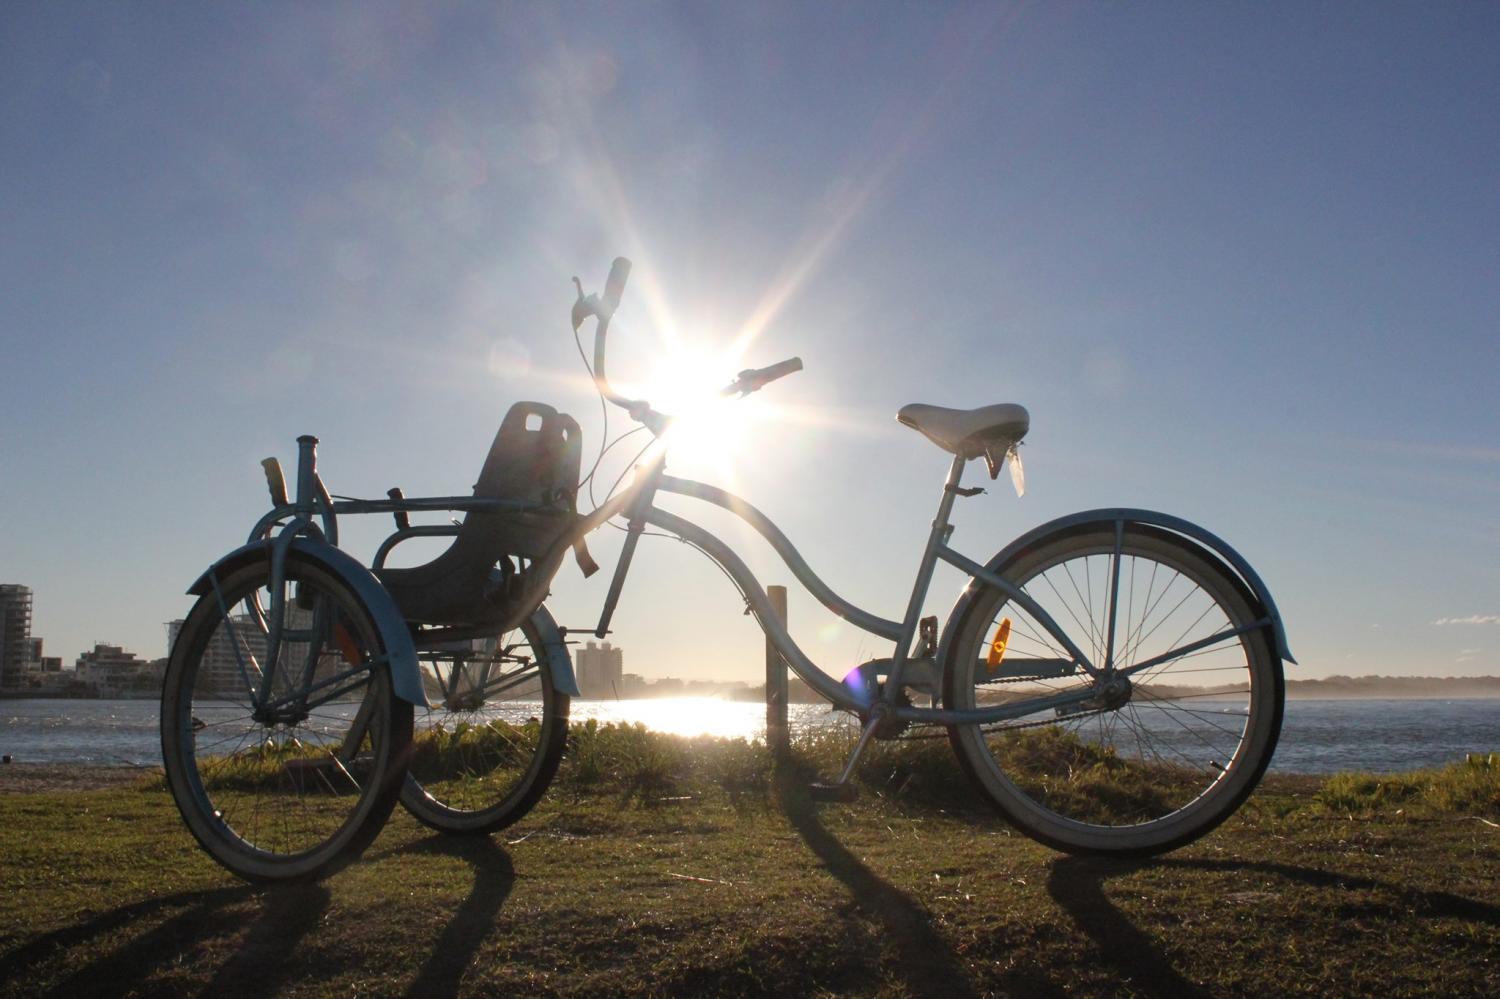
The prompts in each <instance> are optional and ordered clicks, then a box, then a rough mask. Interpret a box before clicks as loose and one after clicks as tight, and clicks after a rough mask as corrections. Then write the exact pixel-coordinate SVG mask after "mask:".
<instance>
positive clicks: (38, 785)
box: [0, 763, 155, 794]
mask: <svg viewBox="0 0 1500 999" xmlns="http://www.w3.org/2000/svg"><path fill="white" fill-rule="evenodd" d="M154 772H155V771H154V770H153V769H152V768H149V767H123V766H122V767H101V766H94V765H90V764H86V763H85V764H79V763H4V764H0V794H46V793H51V792H56V791H93V790H97V789H99V788H102V787H120V786H122V785H126V784H134V783H136V782H138V781H142V780H146V779H148V778H149V777H150V775H151V774H153V773H154Z"/></svg>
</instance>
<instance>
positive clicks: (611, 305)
mask: <svg viewBox="0 0 1500 999" xmlns="http://www.w3.org/2000/svg"><path fill="white" fill-rule="evenodd" d="M630 266H631V265H630V261H629V260H628V259H627V258H625V257H616V258H615V261H614V263H613V264H611V265H610V268H609V278H608V279H607V280H606V281H605V282H604V294H603V295H602V296H599V295H585V294H584V293H583V283H582V282H581V281H579V280H578V279H577V278H576V277H575V278H574V279H573V284H574V285H575V286H577V288H578V299H577V301H575V302H574V303H573V330H574V332H577V331H578V330H579V328H581V327H582V326H583V321H584V320H585V319H587V318H588V317H590V316H593V317H594V320H595V326H594V382H595V384H597V385H598V386H599V392H600V394H601V395H603V396H604V398H606V399H608V400H609V401H610V402H612V403H614V404H615V405H617V406H620V407H622V408H624V409H625V410H626V411H627V412H629V413H630V416H631V418H632V419H634V420H637V421H638V422H640V423H643V424H645V425H646V426H647V427H649V428H651V430H652V432H653V433H657V434H660V433H661V432H662V431H663V430H665V429H666V426H667V423H668V418H667V417H665V416H663V415H662V414H660V413H658V412H656V411H655V410H653V409H652V408H651V404H650V403H648V402H646V401H645V400H644V399H627V398H625V397H624V396H622V395H619V394H617V393H616V392H615V391H614V389H612V388H610V385H609V378H608V376H607V375H606V374H605V373H604V354H605V339H606V338H607V337H608V336H609V323H610V320H611V319H613V318H614V315H615V310H616V309H618V308H619V307H620V298H621V296H622V295H623V294H624V293H625V283H626V282H627V281H628V280H629V279H630ZM801 370H802V358H800V357H793V358H789V359H787V360H785V361H781V362H780V363H778V364H773V365H771V366H770V367H768V368H747V369H746V370H744V371H741V372H740V373H739V377H737V378H736V379H735V380H734V382H733V383H731V384H730V385H728V386H726V387H725V388H724V389H723V391H722V392H721V394H722V395H740V396H746V395H749V394H750V393H751V392H756V391H759V390H760V389H762V388H764V387H765V386H766V385H768V384H770V383H771V382H773V381H775V380H776V379H778V378H784V377H785V376H787V375H789V374H791V373H793V372H794V371H801Z"/></svg>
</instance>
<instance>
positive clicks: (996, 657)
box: [984, 617, 1010, 669]
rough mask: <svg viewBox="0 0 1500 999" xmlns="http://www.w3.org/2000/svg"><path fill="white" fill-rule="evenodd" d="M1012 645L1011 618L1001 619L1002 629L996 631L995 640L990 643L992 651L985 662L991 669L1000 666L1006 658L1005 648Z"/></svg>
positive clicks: (985, 658)
mask: <svg viewBox="0 0 1500 999" xmlns="http://www.w3.org/2000/svg"><path fill="white" fill-rule="evenodd" d="M1009 644H1010V618H1008V617H1006V618H1001V619H1000V627H998V628H996V629H995V640H994V641H993V642H991V643H990V651H989V652H988V653H987V654H986V655H985V657H984V661H985V664H986V665H988V666H989V667H990V668H991V669H994V668H995V667H996V666H999V665H1000V661H1001V660H1002V659H1004V658H1005V647H1006V646H1007V645H1009Z"/></svg>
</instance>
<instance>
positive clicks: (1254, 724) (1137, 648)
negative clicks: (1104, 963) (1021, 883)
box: [944, 522, 1283, 855]
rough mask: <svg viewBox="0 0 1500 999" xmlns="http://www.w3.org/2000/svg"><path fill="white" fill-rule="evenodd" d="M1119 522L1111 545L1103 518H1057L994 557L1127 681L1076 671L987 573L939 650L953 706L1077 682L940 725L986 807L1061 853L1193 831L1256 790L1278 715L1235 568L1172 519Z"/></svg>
mask: <svg viewBox="0 0 1500 999" xmlns="http://www.w3.org/2000/svg"><path fill="white" fill-rule="evenodd" d="M1122 530H1123V533H1122V536H1121V538H1120V541H1119V546H1118V548H1117V547H1116V534H1115V526H1114V525H1113V524H1104V525H1096V526H1090V527H1085V528H1082V529H1074V530H1071V531H1064V532H1059V533H1058V534H1057V535H1055V536H1052V537H1050V538H1046V539H1043V540H1042V541H1040V542H1039V543H1037V544H1036V545H1033V546H1031V547H1030V548H1029V549H1028V550H1026V551H1024V552H1021V553H1020V554H1018V555H1017V556H1016V557H1015V558H1014V559H1012V560H1011V561H1010V563H1009V564H1006V565H1003V566H1001V567H1000V568H999V570H998V571H999V574H1000V575H1001V576H1003V577H1004V578H1005V579H1006V580H1008V581H1010V582H1011V583H1013V584H1015V585H1017V586H1019V587H1020V588H1021V589H1022V590H1023V591H1024V592H1025V593H1026V594H1027V595H1028V596H1029V597H1031V598H1032V599H1033V600H1035V601H1036V602H1037V603H1038V604H1039V605H1040V606H1041V608H1042V609H1043V610H1044V611H1046V612H1047V614H1049V615H1050V616H1051V617H1052V619H1053V620H1054V621H1055V622H1056V623H1057V624H1058V626H1059V627H1060V628H1062V629H1063V630H1064V631H1065V632H1066V633H1067V635H1068V637H1069V639H1070V640H1071V641H1072V642H1073V644H1074V645H1076V646H1077V647H1078V648H1079V649H1081V650H1082V651H1083V652H1084V653H1085V654H1087V655H1088V656H1089V658H1090V660H1091V661H1092V662H1094V663H1095V664H1103V663H1105V662H1106V660H1107V659H1108V657H1109V652H1110V650H1111V649H1112V651H1113V662H1114V665H1115V667H1116V668H1117V670H1118V671H1119V672H1120V674H1121V675H1123V677H1124V679H1125V682H1123V683H1122V682H1120V681H1119V680H1116V681H1115V682H1114V683H1113V684H1107V683H1101V682H1100V681H1098V680H1096V679H1094V678H1091V677H1090V676H1088V675H1087V674H1084V673H1082V672H1078V671H1075V670H1074V669H1073V668H1072V666H1071V664H1070V662H1069V660H1070V659H1071V657H1070V656H1069V655H1068V654H1067V653H1066V652H1065V651H1064V650H1063V649H1062V647H1061V644H1060V643H1059V642H1058V641H1057V640H1056V639H1055V638H1054V637H1053V636H1052V635H1050V634H1049V633H1048V631H1047V630H1046V629H1045V628H1044V627H1043V626H1042V625H1041V624H1040V623H1039V622H1038V621H1037V620H1036V619H1035V618H1034V617H1033V616H1032V615H1031V614H1029V613H1028V612H1026V611H1025V610H1023V609H1021V608H1020V607H1019V606H1018V605H1017V604H1016V603H1015V601H1013V600H1010V599H1009V598H1008V597H1007V596H1006V595H1005V594H1004V593H1002V592H1001V591H999V590H997V589H995V588H993V587H986V588H984V590H983V592H982V593H981V594H980V596H979V598H978V599H977V600H976V601H975V602H974V604H972V605H971V607H970V610H969V612H968V614H967V615H966V616H965V618H964V619H963V620H962V621H961V622H959V623H958V625H957V630H956V632H955V641H954V642H953V644H952V646H951V650H952V651H951V652H950V654H949V657H948V662H947V663H946V665H945V676H944V685H945V689H944V703H945V704H946V705H947V706H949V707H953V708H973V707H978V706H985V705H990V704H997V703H1003V702H1006V701H1013V700H1019V699H1022V698H1025V697H1036V696H1050V695H1054V694H1059V693H1067V692H1084V693H1088V694H1089V699H1087V700H1083V701H1080V702H1078V703H1075V704H1072V705H1068V706H1065V707H1059V708H1054V709H1047V710H1043V711H1036V712H1033V713H1031V714H1027V715H1024V716H1022V717H1019V718H1016V719H1012V720H1008V721H1005V722H1001V723H997V724H993V725H986V726H974V725H966V726H956V727H954V728H951V729H950V730H949V739H950V741H951V742H952V744H953V747H954V750H955V751H956V753H957V755H958V758H959V761H960V763H961V764H962V766H963V768H964V770H965V771H966V772H967V773H968V775H969V777H970V778H971V779H972V780H973V781H974V783H975V784H976V785H977V786H978V787H979V788H981V789H982V790H983V791H984V792H985V794H986V795H987V796H988V797H989V798H990V799H991V800H992V801H993V802H994V804H995V805H996V806H997V807H998V808H999V809H1000V811H1001V812H1002V813H1004V814H1005V816H1006V817H1007V818H1009V819H1010V821H1011V822H1013V823H1014V824H1015V825H1016V826H1017V827H1019V828H1020V829H1021V830H1022V831H1024V832H1026V833H1027V834H1028V835H1030V836H1031V837H1033V838H1035V839H1037V840H1039V841H1041V842H1044V843H1046V844H1048V845H1050V846H1052V847H1055V848H1056V849H1059V850H1063V851H1067V852H1072V853H1097V854H1114V855H1142V854H1152V853H1160V852H1163V851H1166V850H1170V849H1174V848H1176V847H1178V846H1181V845H1183V844H1185V843H1188V842H1191V841H1192V840H1194V839H1196V838H1198V837H1199V836H1202V835H1203V834H1205V833H1207V832H1208V831H1209V830H1211V829H1213V828H1214V827H1215V826H1217V825H1218V824H1219V823H1220V822H1222V821H1224V819H1225V818H1227V817H1228V816H1229V815H1230V814H1232V813H1233V812H1234V810H1235V809H1236V808H1238V807H1239V805H1240V803H1241V802H1243V801H1244V799H1245V797H1246V796H1247V795H1249V794H1250V792H1251V791H1252V790H1253V789H1254V788H1255V785H1256V783H1257V782H1258V781H1259V780H1260V777H1261V774H1262V773H1263V772H1264V771H1265V768H1266V765H1267V763H1269V761H1270V759H1271V754H1272V752H1273V750H1274V749H1275V745H1276V739H1277V736H1278V734H1279V733H1280V730H1281V716H1282V700H1283V678H1282V672H1281V661H1280V659H1279V657H1278V656H1276V654H1275V653H1274V651H1273V647H1272V645H1271V643H1270V641H1269V637H1268V629H1267V628H1266V627H1257V626H1255V625H1256V622H1257V621H1259V620H1260V619H1261V616H1262V612H1261V611H1260V610H1259V609H1258V608H1257V606H1256V604H1255V601H1254V600H1253V599H1252V597H1251V596H1250V594H1249V592H1248V591H1247V590H1246V588H1245V586H1244V585H1243V583H1242V582H1241V581H1240V580H1239V578H1238V577H1237V576H1235V575H1234V574H1233V573H1232V572H1231V571H1230V570H1229V569H1228V568H1226V567H1225V566H1224V565H1223V563H1221V562H1220V561H1218V560H1217V559H1215V558H1212V557H1211V556H1208V555H1207V554H1206V553H1205V552H1204V551H1203V550H1202V549H1201V548H1199V547H1198V546H1196V545H1194V544H1192V543H1190V542H1188V541H1186V540H1185V539H1183V538H1180V537H1178V536H1177V535H1174V534H1171V533H1169V532H1166V531H1163V530H1160V529H1158V528H1155V527H1152V526H1149V525H1144V524H1137V523H1129V522H1127V523H1126V524H1125V525H1124V526H1123V529H1122ZM1116 580H1118V582H1116ZM981 585H982V584H981ZM1111 611H1113V613H1111ZM1006 621H1009V626H1008V627H1007V626H1006V625H1005V624H1004V622H1006ZM1111 624H1112V626H1113V631H1112V632H1111ZM1241 629H1244V630H1241ZM1003 632H1008V636H1009V640H1008V645H1006V647H1005V649H1004V652H1003V654H997V653H998V650H997V649H996V648H995V646H996V641H997V638H999V637H1001V633H1003ZM1215 636H1223V637H1221V638H1219V639H1218V640H1213V639H1215ZM997 659H998V662H995V660H997Z"/></svg>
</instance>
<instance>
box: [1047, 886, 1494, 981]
mask: <svg viewBox="0 0 1500 999" xmlns="http://www.w3.org/2000/svg"><path fill="white" fill-rule="evenodd" d="M1145 869H1155V870H1172V869H1176V870H1181V871H1202V872H1206V873H1230V874H1245V873H1250V872H1255V873H1259V874H1263V875H1269V876H1272V877H1276V878H1280V879H1282V880H1284V881H1290V882H1300V883H1302V884H1304V885H1308V886H1310V887H1313V888H1327V889H1345V890H1347V889H1356V890H1364V891H1378V892H1382V893H1388V894H1391V895H1394V896H1396V897H1399V898H1403V899H1405V900H1406V901H1407V902H1408V903H1410V904H1411V906H1412V909H1413V912H1412V915H1416V916H1425V917H1427V918H1431V919H1444V918H1456V919H1464V920H1469V921H1471V922H1483V923H1487V924H1489V925H1491V926H1500V906H1496V905H1491V904H1489V903H1486V902H1479V901H1475V900H1474V899H1470V898H1465V897H1464V896H1462V895H1454V894H1452V893H1450V892H1444V891H1432V890H1429V889H1414V888H1409V887H1406V886H1403V885H1400V884H1397V883H1393V882H1390V881H1383V880H1381V879H1379V878H1372V877H1368V876H1366V875H1360V874H1350V873H1344V872H1340V871H1331V870H1327V869H1324V868H1319V867H1304V866H1301V865H1298V864H1287V863H1280V862H1275V861H1257V860H1219V859H1197V858H1191V857H1181V858H1179V857H1157V858H1147V859H1140V860H1110V859H1106V858H1101V857H1063V858H1061V859H1059V860H1057V861H1055V862H1054V863H1053V865H1052V871H1051V874H1050V875H1049V876H1048V879H1047V891H1048V893H1049V894H1050V895H1051V896H1052V899H1053V900H1054V901H1055V902H1056V903H1057V904H1058V906H1060V907H1061V908H1062V909H1063V910H1064V911H1065V912H1067V913H1068V915H1070V916H1071V917H1072V918H1073V921H1074V922H1075V923H1076V924H1077V925H1078V927H1079V929H1081V930H1082V931H1083V932H1084V933H1085V934H1086V935H1087V936H1088V937H1089V938H1090V939H1091V940H1092V941H1093V942H1094V944H1095V946H1096V947H1097V949H1098V951H1099V953H1100V954H1101V955H1102V956H1103V960H1104V961H1105V962H1106V963H1108V964H1111V965H1113V966H1114V968H1115V970H1116V971H1117V972H1118V973H1119V975H1120V977H1121V978H1122V979H1123V980H1127V981H1129V982H1130V983H1131V985H1132V986H1134V987H1138V988H1144V989H1145V990H1147V991H1148V992H1150V993H1154V994H1170V995H1172V996H1173V997H1174V999H1180V997H1193V996H1207V995H1209V994H1210V993H1209V992H1207V991H1205V990H1204V989H1203V988H1201V987H1199V986H1197V985H1194V984H1193V983H1192V982H1190V981H1188V980H1187V979H1186V978H1184V977H1183V976H1182V974H1181V973H1180V972H1179V971H1178V970H1177V969H1176V968H1175V967H1174V966H1173V965H1172V963H1171V961H1170V960H1169V959H1168V958H1167V956H1166V955H1165V954H1164V953H1162V951H1161V949H1160V948H1159V947H1158V946H1157V944H1156V943H1155V941H1154V940H1153V939H1152V938H1151V936H1150V935H1148V934H1146V933H1145V932H1143V931H1142V930H1140V929H1139V928H1138V927H1137V926H1136V925H1135V924H1134V923H1132V922H1131V921H1130V919H1128V918H1127V917H1126V916H1125V914H1124V913H1123V912H1122V911H1121V910H1120V908H1119V907H1118V906H1117V905H1115V904H1114V903H1113V902H1112V901H1110V899H1109V896H1108V895H1107V894H1106V893H1105V890H1104V886H1105V883H1106V882H1107V881H1109V880H1110V879H1112V878H1119V877H1124V876H1126V875H1129V874H1132V873H1134V872H1136V871H1139V870H1145Z"/></svg>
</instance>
